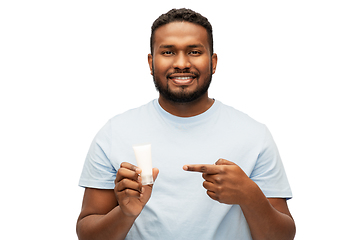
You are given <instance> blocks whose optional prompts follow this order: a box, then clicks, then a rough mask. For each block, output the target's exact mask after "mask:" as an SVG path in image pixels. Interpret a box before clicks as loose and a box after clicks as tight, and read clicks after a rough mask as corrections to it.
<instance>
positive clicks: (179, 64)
mask: <svg viewBox="0 0 360 240" xmlns="http://www.w3.org/2000/svg"><path fill="white" fill-rule="evenodd" d="M173 67H174V68H178V69H186V68H190V67H191V62H190V59H189V56H187V54H184V53H179V54H178V55H176V57H175V59H174V63H173Z"/></svg>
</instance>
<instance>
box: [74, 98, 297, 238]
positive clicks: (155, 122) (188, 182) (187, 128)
mask: <svg viewBox="0 0 360 240" xmlns="http://www.w3.org/2000/svg"><path fill="white" fill-rule="evenodd" d="M143 143H151V148H152V149H151V151H152V163H153V167H156V168H158V169H159V170H160V173H159V175H158V178H157V179H156V181H155V183H154V187H153V192H152V195H151V198H150V200H149V201H148V203H147V204H146V206H145V208H144V209H143V211H142V212H141V214H140V215H139V217H138V218H137V219H136V221H135V223H134V224H133V226H132V228H131V229H130V231H129V233H128V235H127V238H126V239H146V240H149V239H156V240H159V239H166V240H168V239H196V240H198V239H205V240H206V239H219V240H224V239H242V240H248V239H251V234H250V230H249V227H248V224H247V222H246V219H245V217H244V215H243V213H242V211H241V208H240V206H238V205H227V204H222V203H219V202H217V201H214V200H212V199H211V198H210V197H209V196H208V195H207V194H206V190H205V189H204V188H203V186H202V183H203V181H204V179H203V178H202V175H201V173H196V172H187V171H184V170H183V169H182V167H183V165H185V164H198V163H204V164H213V163H215V162H216V161H217V160H218V159H219V158H224V159H226V160H229V161H232V162H234V163H236V164H237V165H238V166H240V167H241V168H242V169H243V171H244V172H245V173H246V174H247V175H248V176H249V177H250V178H251V179H252V180H253V181H254V182H255V183H257V185H258V186H259V187H260V189H261V190H262V191H263V193H264V194H265V196H266V197H268V198H275V197H276V198H287V199H289V198H291V197H292V193H291V189H290V186H289V183H288V180H287V177H286V174H285V170H284V167H283V164H282V162H281V159H280V156H279V153H278V150H277V147H276V145H275V143H274V141H273V138H272V136H271V134H270V132H269V131H268V129H267V128H266V126H265V125H263V124H261V123H258V122H256V121H255V120H253V119H251V118H250V117H249V116H247V115H246V114H244V113H242V112H240V111H238V110H236V109H234V108H232V107H229V106H226V105H224V104H222V103H221V102H219V101H217V100H216V101H215V102H214V104H213V105H212V106H211V108H210V109H208V110H207V111H206V112H204V113H202V114H200V115H197V116H194V117H188V118H182V117H177V116H174V115H172V114H170V113H168V112H166V111H165V110H164V109H163V108H161V106H160V105H159V103H158V100H157V99H156V100H153V101H151V102H150V103H148V104H146V105H144V106H141V107H139V108H136V109H132V110H129V111H127V112H125V113H123V114H120V115H117V116H115V117H114V118H112V119H110V120H109V121H108V123H107V124H106V125H105V126H104V127H103V128H102V129H101V130H100V131H99V133H98V134H97V135H96V137H95V139H94V140H93V142H92V144H91V147H90V150H89V152H88V155H87V157H86V161H85V165H84V168H83V172H82V174H81V178H80V182H79V185H80V186H82V187H90V188H101V189H113V188H114V180H115V177H116V172H117V170H118V169H119V167H120V164H121V163H122V162H130V163H132V164H134V165H136V159H135V154H134V151H133V148H132V146H133V145H137V144H143Z"/></svg>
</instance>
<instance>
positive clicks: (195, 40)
mask: <svg viewBox="0 0 360 240" xmlns="http://www.w3.org/2000/svg"><path fill="white" fill-rule="evenodd" d="M148 60H149V66H150V69H151V74H152V75H153V78H154V83H155V86H156V88H157V90H158V91H159V93H160V96H161V97H164V98H165V99H167V100H170V101H172V102H182V103H185V102H191V101H194V100H196V99H198V98H199V97H201V96H203V95H204V94H205V93H207V90H208V88H209V85H210V82H211V77H212V74H213V73H214V72H215V68H216V63H217V56H216V54H213V56H210V46H209V43H208V37H207V31H206V29H205V28H204V27H202V26H200V25H196V24H193V23H189V22H172V23H169V24H166V25H164V26H161V27H159V28H158V29H157V30H156V31H155V33H154V45H153V55H150V54H149V56H148Z"/></svg>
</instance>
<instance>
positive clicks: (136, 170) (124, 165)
mask: <svg viewBox="0 0 360 240" xmlns="http://www.w3.org/2000/svg"><path fill="white" fill-rule="evenodd" d="M120 168H127V169H129V170H131V171H134V172H136V173H137V174H140V173H141V169H140V168H139V167H137V166H135V165H132V164H131V163H128V162H122V163H121V164H120Z"/></svg>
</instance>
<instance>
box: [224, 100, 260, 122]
mask: <svg viewBox="0 0 360 240" xmlns="http://www.w3.org/2000/svg"><path fill="white" fill-rule="evenodd" d="M220 106H221V107H220V109H221V115H222V116H224V117H225V118H228V119H229V120H231V121H236V122H238V123H239V122H243V123H248V124H252V125H254V126H255V125H256V126H263V125H264V124H262V123H260V122H258V121H257V120H255V119H254V118H252V117H250V116H249V115H248V114H246V113H244V112H242V111H240V110H238V109H236V108H234V107H232V106H229V105H226V104H224V103H221V102H220Z"/></svg>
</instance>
